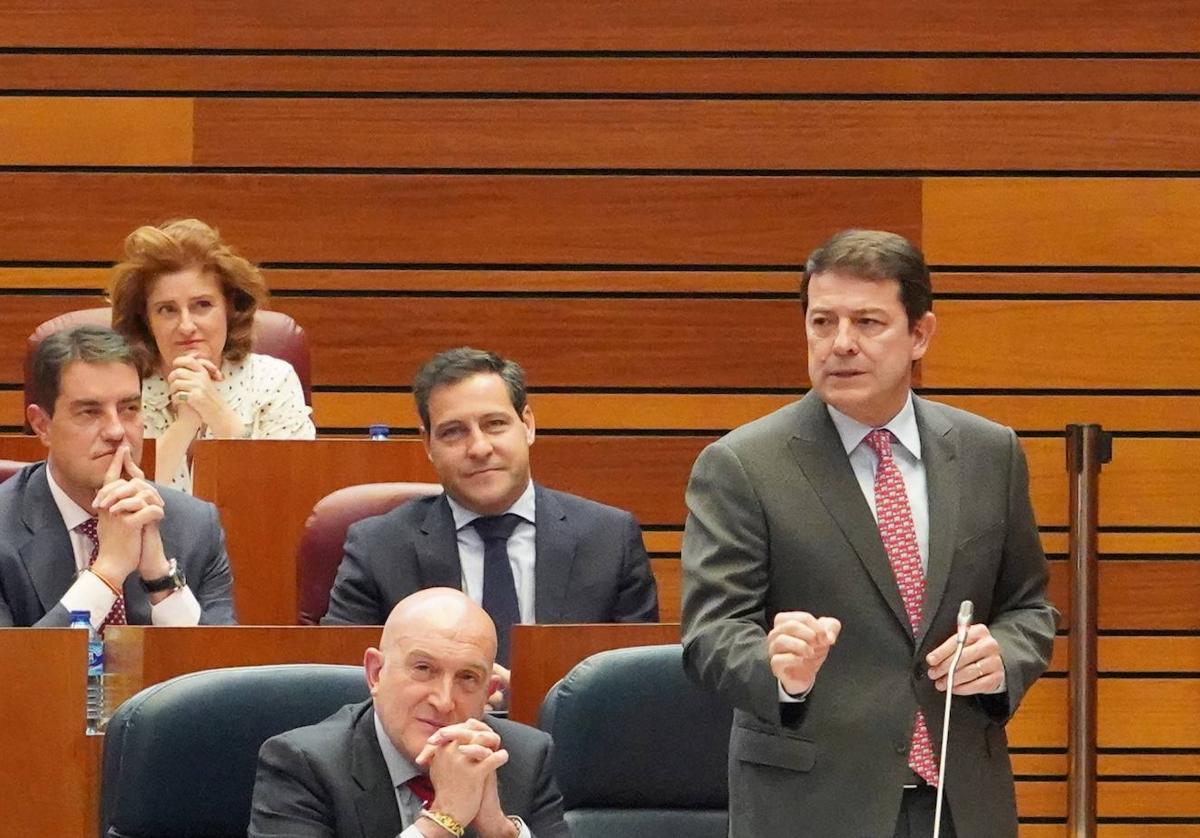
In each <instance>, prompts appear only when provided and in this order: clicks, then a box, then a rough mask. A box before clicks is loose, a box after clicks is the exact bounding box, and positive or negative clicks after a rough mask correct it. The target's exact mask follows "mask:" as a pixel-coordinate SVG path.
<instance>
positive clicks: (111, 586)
mask: <svg viewBox="0 0 1200 838" xmlns="http://www.w3.org/2000/svg"><path fill="white" fill-rule="evenodd" d="M88 573H90V574H92V576H95V577H96V578H97V579H99V580H100V581H101V582H103V583H104V584H105V585H107V586H108V589H109V590H110V591H112V592H113V596H115V597H119V596H121V589H120V588H118V587H117V586H116V585H114V584H113V583H112V582H110V581H109V580H108V579H107V578H106V577H105V576H104V574H102V573H98V572H96V571H95V570H94V569H92V568H90V567H89V568H88Z"/></svg>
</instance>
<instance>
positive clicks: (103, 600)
mask: <svg viewBox="0 0 1200 838" xmlns="http://www.w3.org/2000/svg"><path fill="white" fill-rule="evenodd" d="M116 601H117V595H116V594H114V593H113V592H112V588H110V587H108V585H106V584H104V582H103V581H102V580H101V579H100V577H99V576H97V575H96V574H94V573H88V572H87V571H84V572H83V573H81V574H79V575H78V576H76V577H75V582H74V583H73V584H72V585H71V587H69V588H67V592H66V593H65V594H63V595H62V599H60V600H59V602H61V603H62V604H63V608H65V609H67V610H68V611H88V612H91V618H92V628H94V629H96V630H97V631H99V630H100V625H101V624H102V623H103V622H104V618H105V617H107V616H108V612H109V611H111V610H112V607H113V603H114V602H116Z"/></svg>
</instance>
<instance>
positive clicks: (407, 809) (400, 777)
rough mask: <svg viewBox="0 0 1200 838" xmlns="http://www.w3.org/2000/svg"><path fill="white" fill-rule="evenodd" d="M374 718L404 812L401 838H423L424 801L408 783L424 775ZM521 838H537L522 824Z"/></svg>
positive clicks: (399, 803)
mask: <svg viewBox="0 0 1200 838" xmlns="http://www.w3.org/2000/svg"><path fill="white" fill-rule="evenodd" d="M371 718H372V720H373V721H374V722H375V738H376V739H377V740H379V750H380V751H382V752H383V761H384V764H386V765H387V770H388V775H389V776H390V777H391V778H392V788H394V789H395V790H396V806H397V808H399V810H400V828H401V829H402V830H403V831H402V832H401V833H400V834H399V835H398V836H397V838H421V833H420V832H419V831H418V830H417V828H416V826H415V824H416V822H417V819H418V818H419V817H420V815H421V798H419V797H417V796H416V794H414V793H413V791H412V789H410V788H409V787H408V781H409V780H411V779H412V778H413V777H416V776H417V775H418V774H420V773H421V771H420V770H419V769H418V768H417V766H415V765H414V764H413V762H412V760H410V759H409V758H408V757H406V756H405V755H404V754H402V753H400V749H399V748H397V747H396V746H395V745H394V744H392V740H391V737H389V736H388V735H387V731H386V730H384V729H383V722H381V721H380V720H379V714H378V713H374V712H372V713H371ZM517 820H521V819H520V818H517ZM463 826H466V824H463ZM446 834H447V835H449V834H450V833H448V832H447V833H446ZM517 838H533V835H532V834H531V833H530V832H529V827H527V826H526V825H525V822H524V821H521V825H520V828H519V830H518V832H517Z"/></svg>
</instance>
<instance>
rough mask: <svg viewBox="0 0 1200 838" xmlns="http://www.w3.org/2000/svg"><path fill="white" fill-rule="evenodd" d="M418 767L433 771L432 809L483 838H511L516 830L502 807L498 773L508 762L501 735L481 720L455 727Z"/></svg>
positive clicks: (437, 736) (432, 741)
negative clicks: (472, 828) (497, 778)
mask: <svg viewBox="0 0 1200 838" xmlns="http://www.w3.org/2000/svg"><path fill="white" fill-rule="evenodd" d="M415 761H416V764H417V765H419V766H421V767H423V768H428V770H429V779H430V781H431V782H432V783H433V790H434V799H433V803H432V804H431V808H432V809H433V810H434V811H437V812H443V813H445V814H447V815H449V816H450V817H452V818H454V819H455V820H456V821H458V822H459V823H461V824H464V825H467V824H469V825H471V826H473V827H474V828H475V831H476V832H477V833H478V834H479V836H480V838H509V836H512V835H515V834H516V833H515V827H514V826H513V824H512V821H510V820H509V819H508V818H507V816H506V815H505V814H504V810H503V809H501V808H500V796H499V793H498V791H497V785H496V770H497V769H498V768H500V766H502V765H504V764H505V763H506V762H508V751H506V750H504V748H503V747H501V742H500V735H499V734H498V733H496V731H494V730H493V729H492V728H491V727H489V726H488V725H486V724H484V723H483V722H481V721H479V720H478V719H467V720H466V721H465V722H461V723H460V724H454V725H449V726H447V727H444V728H442V729H441V730H439V731H437V732H436V733H434V734H433V735H432V736H430V737H429V739H428V741H427V742H426V744H425V747H424V748H423V749H422V750H421V753H420V754H418V755H417V758H416V760H415Z"/></svg>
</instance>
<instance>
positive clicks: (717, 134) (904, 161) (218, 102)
mask: <svg viewBox="0 0 1200 838" xmlns="http://www.w3.org/2000/svg"><path fill="white" fill-rule="evenodd" d="M195 109H196V111H195V112H196V123H195V124H196V128H195V152H194V154H195V162H196V163H197V164H199V165H211V166H270V165H274V166H317V167H321V166H325V167H327V166H385V167H386V166H396V167H430V168H457V167H463V168H582V169H587V168H618V169H624V168H631V169H637V168H649V169H662V168H677V169H750V168H754V169H793V170H795V169H810V170H814V169H815V170H820V169H860V170H863V169H865V170H870V169H910V170H911V169H918V170H919V169H932V170H962V169H997V170H1005V169H1010V170H1011V169H1019V170H1030V169H1048V170H1054V169H1073V170H1079V169H1108V170H1144V169H1159V170H1194V169H1197V168H1200V144H1198V143H1196V142H1193V139H1192V138H1193V137H1194V136H1196V135H1200V109H1198V108H1196V107H1193V105H1192V104H1191V103H1185V102H855V101H849V102H848V101H834V102H810V101H804V102H786V101H783V102H781V101H771V102H737V101H628V100H623V101H606V100H585V101H579V100H573V101H552V100H495V99H450V100H438V99H409V100H398V101H397V100H373V99H372V100H346V99H201V100H198V101H196V103H195ZM230 125H237V126H238V128H239V130H237V131H230V130H229V126H230ZM814 128H815V129H816V130H814ZM997 136H1004V138H1005V140H1004V142H995V139H996V137H997ZM831 137H836V138H837V141H836V142H831V141H830V138H831ZM64 162H71V161H64Z"/></svg>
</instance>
